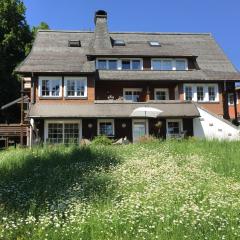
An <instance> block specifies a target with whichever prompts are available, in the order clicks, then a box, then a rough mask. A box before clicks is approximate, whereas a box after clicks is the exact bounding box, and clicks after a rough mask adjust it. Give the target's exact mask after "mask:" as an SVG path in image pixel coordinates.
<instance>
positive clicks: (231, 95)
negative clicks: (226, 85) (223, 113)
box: [228, 93, 238, 105]
mask: <svg viewBox="0 0 240 240" xmlns="http://www.w3.org/2000/svg"><path fill="white" fill-rule="evenodd" d="M236 98H237V99H236V100H237V101H236V104H238V94H237V93H236ZM228 105H234V93H228Z"/></svg>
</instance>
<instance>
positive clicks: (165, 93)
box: [154, 88, 169, 100]
mask: <svg viewBox="0 0 240 240" xmlns="http://www.w3.org/2000/svg"><path fill="white" fill-rule="evenodd" d="M154 99H155V100H169V90H168V88H155V89H154Z"/></svg>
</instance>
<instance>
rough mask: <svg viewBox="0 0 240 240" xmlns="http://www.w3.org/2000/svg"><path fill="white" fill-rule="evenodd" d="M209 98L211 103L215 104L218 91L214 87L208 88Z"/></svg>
mask: <svg viewBox="0 0 240 240" xmlns="http://www.w3.org/2000/svg"><path fill="white" fill-rule="evenodd" d="M208 98H209V101H210V102H214V101H215V100H216V90H215V87H214V86H208Z"/></svg>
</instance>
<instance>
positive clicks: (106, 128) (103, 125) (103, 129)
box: [98, 119, 115, 137]
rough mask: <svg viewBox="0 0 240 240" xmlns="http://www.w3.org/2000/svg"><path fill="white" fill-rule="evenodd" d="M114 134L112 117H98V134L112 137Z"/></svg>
mask: <svg viewBox="0 0 240 240" xmlns="http://www.w3.org/2000/svg"><path fill="white" fill-rule="evenodd" d="M114 134H115V129H114V119H98V135H105V136H108V137H112V136H114Z"/></svg>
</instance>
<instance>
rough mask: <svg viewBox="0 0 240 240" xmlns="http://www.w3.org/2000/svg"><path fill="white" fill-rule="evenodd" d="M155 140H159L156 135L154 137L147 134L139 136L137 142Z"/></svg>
mask: <svg viewBox="0 0 240 240" xmlns="http://www.w3.org/2000/svg"><path fill="white" fill-rule="evenodd" d="M156 141H157V142H159V140H158V139H157V138H156V137H154V136H152V135H149V136H148V135H145V136H142V137H140V138H139V139H138V141H137V142H139V143H149V142H156Z"/></svg>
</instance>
